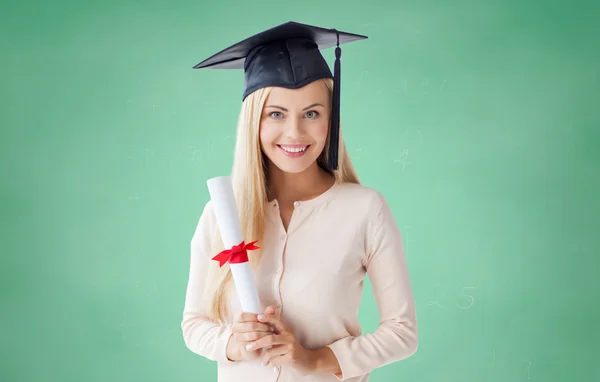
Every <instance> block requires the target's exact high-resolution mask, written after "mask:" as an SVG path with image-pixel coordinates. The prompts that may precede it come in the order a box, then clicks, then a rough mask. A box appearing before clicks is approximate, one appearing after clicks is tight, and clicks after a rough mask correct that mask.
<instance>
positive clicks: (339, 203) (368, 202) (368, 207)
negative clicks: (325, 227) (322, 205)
mask: <svg viewBox="0 0 600 382" xmlns="http://www.w3.org/2000/svg"><path fill="white" fill-rule="evenodd" d="M331 204H332V205H333V206H335V208H336V210H339V211H340V213H343V214H345V215H347V216H362V217H363V218H364V219H366V220H369V221H373V220H376V219H377V217H378V215H379V214H380V212H381V210H382V209H383V208H385V207H386V206H387V201H386V198H385V196H384V195H383V194H382V193H381V192H380V191H379V190H377V189H375V188H373V187H369V186H365V185H363V184H360V183H342V184H340V185H339V186H338V191H337V193H336V194H335V196H334V197H333V200H332V203H331Z"/></svg>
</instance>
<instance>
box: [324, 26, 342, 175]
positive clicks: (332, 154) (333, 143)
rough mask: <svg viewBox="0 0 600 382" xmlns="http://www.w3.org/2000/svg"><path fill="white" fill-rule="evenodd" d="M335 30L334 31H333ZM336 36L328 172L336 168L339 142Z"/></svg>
mask: <svg viewBox="0 0 600 382" xmlns="http://www.w3.org/2000/svg"><path fill="white" fill-rule="evenodd" d="M334 30H335V29H334ZM335 32H336V34H337V47H336V48H335V65H334V69H333V105H332V108H331V132H330V134H329V155H328V158H327V159H328V162H327V167H328V168H329V169H330V170H337V168H338V146H339V141H340V95H341V93H340V85H341V67H340V65H341V64H340V57H341V56H342V49H340V34H339V32H338V31H337V30H335Z"/></svg>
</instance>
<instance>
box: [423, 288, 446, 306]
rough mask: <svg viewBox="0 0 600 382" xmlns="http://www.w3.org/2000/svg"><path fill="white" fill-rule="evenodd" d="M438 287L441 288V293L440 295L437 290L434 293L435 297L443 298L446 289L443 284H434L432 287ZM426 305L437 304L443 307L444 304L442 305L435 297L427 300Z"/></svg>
mask: <svg viewBox="0 0 600 382" xmlns="http://www.w3.org/2000/svg"><path fill="white" fill-rule="evenodd" d="M440 288H442V292H443V295H441V293H439V292H438V293H434V295H435V296H436V297H437V298H443V297H446V293H448V291H447V289H446V287H445V286H444V285H440V284H436V285H435V286H434V289H436V290H439V289H440ZM427 305H437V306H439V307H440V308H444V307H445V306H444V305H442V303H440V301H439V300H438V299H435V300H430V301H429V303H428V304H427Z"/></svg>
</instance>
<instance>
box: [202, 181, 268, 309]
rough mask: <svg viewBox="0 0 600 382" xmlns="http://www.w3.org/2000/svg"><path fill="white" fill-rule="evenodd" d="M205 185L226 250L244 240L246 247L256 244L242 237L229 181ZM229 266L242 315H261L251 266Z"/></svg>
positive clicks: (246, 263)
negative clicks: (245, 313)
mask: <svg viewBox="0 0 600 382" xmlns="http://www.w3.org/2000/svg"><path fill="white" fill-rule="evenodd" d="M206 184H207V185H208V192H209V194H210V199H211V201H212V205H213V210H214V212H215V215H216V219H217V225H218V226H219V230H220V232H221V238H222V240H223V244H224V245H225V249H230V248H231V247H233V246H234V245H239V244H240V243H241V242H242V241H243V240H244V239H246V243H248V242H249V241H254V240H256V239H255V238H244V237H243V235H242V230H241V227H240V217H239V214H238V210H237V205H236V203H235V196H234V194H233V187H232V185H231V177H229V176H219V177H216V178H211V179H209V180H207V181H206ZM229 266H230V268H231V274H232V276H233V282H234V284H235V289H236V291H237V295H238V297H239V299H240V303H241V307H242V311H243V312H249V313H255V314H260V313H262V312H263V310H262V309H261V308H260V301H259V299H258V292H257V290H256V283H255V281H254V275H253V274H252V270H251V268H250V263H248V262H245V263H237V264H229Z"/></svg>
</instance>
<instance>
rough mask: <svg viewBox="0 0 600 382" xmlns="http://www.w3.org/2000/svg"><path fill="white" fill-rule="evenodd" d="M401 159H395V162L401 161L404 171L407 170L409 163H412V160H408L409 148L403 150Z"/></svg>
mask: <svg viewBox="0 0 600 382" xmlns="http://www.w3.org/2000/svg"><path fill="white" fill-rule="evenodd" d="M400 158H401V159H394V163H400V164H402V172H404V171H405V170H406V165H407V164H412V162H408V161H407V159H408V149H404V151H402V154H401V155H400Z"/></svg>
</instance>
